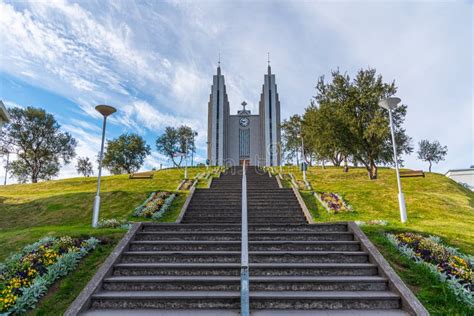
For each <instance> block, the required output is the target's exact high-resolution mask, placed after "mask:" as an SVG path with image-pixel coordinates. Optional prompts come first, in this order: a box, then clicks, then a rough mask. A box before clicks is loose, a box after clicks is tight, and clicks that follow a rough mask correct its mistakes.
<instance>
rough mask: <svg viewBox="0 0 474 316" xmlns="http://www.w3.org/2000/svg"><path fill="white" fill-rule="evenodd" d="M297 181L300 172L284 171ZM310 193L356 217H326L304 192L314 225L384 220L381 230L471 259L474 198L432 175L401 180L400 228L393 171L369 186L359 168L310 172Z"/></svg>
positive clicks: (381, 174) (382, 173)
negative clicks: (439, 242)
mask: <svg viewBox="0 0 474 316" xmlns="http://www.w3.org/2000/svg"><path fill="white" fill-rule="evenodd" d="M286 171H287V172H292V173H293V174H294V175H295V176H296V178H297V179H299V180H301V179H302V174H301V171H298V170H297V169H295V168H287V169H286ZM307 176H308V180H309V182H310V183H311V185H312V187H313V190H315V191H319V192H335V193H338V194H339V195H341V196H342V197H343V198H344V200H346V201H347V202H348V203H349V204H350V205H352V206H353V208H354V210H355V212H352V213H343V214H328V213H327V212H326V210H324V209H323V208H322V206H321V205H319V204H318V203H316V199H314V198H313V197H312V196H311V194H310V193H309V192H306V193H304V197H305V199H306V202H307V204H308V205H309V206H310V208H311V209H312V211H313V215H314V218H315V220H316V221H346V220H350V221H369V220H387V221H388V225H387V226H386V227H384V230H413V231H419V232H422V233H428V234H434V235H438V236H440V237H442V238H444V239H445V240H446V241H447V242H449V243H450V244H452V245H454V246H456V247H460V248H461V249H462V250H464V251H465V252H468V253H470V254H473V253H474V193H473V192H471V191H470V190H467V189H465V188H464V187H462V186H460V185H459V184H457V183H456V182H454V181H452V180H451V179H449V178H447V177H445V176H443V175H441V174H437V173H426V176H425V178H422V177H418V178H402V188H403V192H404V194H405V199H406V207H407V214H408V222H407V224H406V225H403V224H401V223H400V213H399V208H398V198H397V193H398V191H397V182H396V177H395V171H394V170H393V169H387V168H381V169H379V179H377V180H369V179H368V177H367V172H366V170H365V169H364V168H351V169H350V171H349V172H347V173H344V172H342V168H335V167H329V168H326V169H322V168H321V167H311V168H309V171H308V174H307Z"/></svg>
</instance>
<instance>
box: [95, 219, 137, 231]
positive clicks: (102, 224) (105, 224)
mask: <svg viewBox="0 0 474 316" xmlns="http://www.w3.org/2000/svg"><path fill="white" fill-rule="evenodd" d="M98 226H99V228H123V229H129V228H130V226H131V224H130V223H129V222H127V221H126V220H124V219H116V218H103V219H101V220H100V221H99V223H98Z"/></svg>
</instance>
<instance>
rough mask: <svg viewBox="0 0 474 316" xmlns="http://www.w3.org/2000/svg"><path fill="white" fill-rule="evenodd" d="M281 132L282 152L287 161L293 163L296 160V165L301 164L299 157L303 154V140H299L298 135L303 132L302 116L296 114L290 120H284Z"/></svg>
mask: <svg viewBox="0 0 474 316" xmlns="http://www.w3.org/2000/svg"><path fill="white" fill-rule="evenodd" d="M281 131H282V135H281V138H282V150H283V153H284V154H285V156H286V159H287V160H289V161H292V160H293V159H295V158H296V163H297V164H299V158H298V155H299V153H300V152H301V140H300V139H299V138H298V134H300V132H301V116H299V115H298V114H295V115H292V116H290V118H289V119H287V120H286V119H285V120H283V122H282V123H281Z"/></svg>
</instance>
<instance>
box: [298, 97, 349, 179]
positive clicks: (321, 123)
mask: <svg viewBox="0 0 474 316" xmlns="http://www.w3.org/2000/svg"><path fill="white" fill-rule="evenodd" d="M334 110H335V108H332V107H327V106H321V107H320V108H318V107H317V106H316V104H315V103H314V102H313V101H312V102H311V104H310V106H309V107H308V108H307V109H306V111H305V114H304V116H303V134H304V135H305V144H306V145H307V146H308V147H309V148H311V149H312V150H313V152H315V154H316V156H317V157H318V160H320V161H325V160H329V161H331V162H332V164H333V165H334V166H340V165H341V162H343V161H347V154H346V153H344V152H343V147H342V146H341V143H340V138H341V136H340V135H338V134H339V133H340V132H341V131H340V129H341V127H342V126H341V124H340V122H338V118H337V116H336V113H335V112H334ZM347 170H348V168H347V166H346V168H345V171H347Z"/></svg>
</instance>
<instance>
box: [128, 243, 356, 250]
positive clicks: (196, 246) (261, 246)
mask: <svg viewBox="0 0 474 316" xmlns="http://www.w3.org/2000/svg"><path fill="white" fill-rule="evenodd" d="M240 248H241V243H240V241H238V240H237V241H216V240H191V241H189V240H186V241H173V240H171V241H169V240H166V241H132V242H131V243H130V250H131V251H180V250H188V251H206V250H207V251H209V250H214V251H221V250H229V251H239V250H240ZM249 249H250V251H284V250H291V251H296V250H299V251H307V250H309V251H311V250H313V251H315V250H338V251H357V250H360V245H359V242H357V241H323V242H321V241H312V242H311V241H250V242H249Z"/></svg>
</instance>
